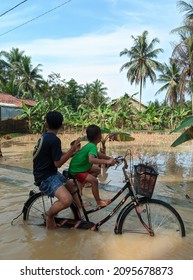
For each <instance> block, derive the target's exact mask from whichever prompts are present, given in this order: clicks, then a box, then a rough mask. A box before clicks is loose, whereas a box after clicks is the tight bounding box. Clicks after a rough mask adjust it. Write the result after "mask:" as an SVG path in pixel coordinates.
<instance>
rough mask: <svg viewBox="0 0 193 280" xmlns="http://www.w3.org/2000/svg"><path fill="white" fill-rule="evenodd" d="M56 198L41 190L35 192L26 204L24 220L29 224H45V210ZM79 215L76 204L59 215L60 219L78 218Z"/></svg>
mask: <svg viewBox="0 0 193 280" xmlns="http://www.w3.org/2000/svg"><path fill="white" fill-rule="evenodd" d="M56 200H57V199H56V198H52V197H48V196H46V195H43V194H42V193H41V192H38V193H33V194H32V195H31V196H30V197H29V199H28V200H27V201H26V203H25V204H24V208H23V220H24V221H26V223H27V224H29V225H45V212H46V211H48V209H49V208H50V207H51V205H52V204H53V203H54V202H55V201H56ZM78 217H79V214H78V211H77V209H76V206H75V205H74V204H72V205H71V206H70V207H69V208H67V209H65V210H62V211H61V212H59V213H58V215H57V218H59V219H78Z"/></svg>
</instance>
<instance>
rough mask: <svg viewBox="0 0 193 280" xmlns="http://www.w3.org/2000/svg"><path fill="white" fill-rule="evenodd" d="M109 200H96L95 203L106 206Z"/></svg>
mask: <svg viewBox="0 0 193 280" xmlns="http://www.w3.org/2000/svg"><path fill="white" fill-rule="evenodd" d="M110 202H111V201H110V200H98V201H97V205H98V206H100V207H104V206H107V205H108V204H109V203H110Z"/></svg>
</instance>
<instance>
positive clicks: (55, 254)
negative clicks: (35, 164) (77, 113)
mask: <svg viewBox="0 0 193 280" xmlns="http://www.w3.org/2000/svg"><path fill="white" fill-rule="evenodd" d="M33 145H34V143H33V141H26V142H25V141H22V140H21V141H18V143H17V141H15V142H8V144H7V145H4V146H3V155H4V156H3V158H0V197H1V200H0V217H1V224H0V259H1V260H19V259H25V260H41V259H42V260H43V259H44V260H49V259H58V260H62V259H64V260H75V259H76V260H108V259H109V260H115V259H116V260H121V259H122V260H146V259H147V260H148V259H151V260H159V259H160V260H165V259H170V260H192V259H193V218H192V217H193V153H192V150H193V149H192V147H193V146H192V145H193V144H189V145H188V146H187V145H186V146H182V147H180V148H179V149H171V148H169V146H166V145H164V146H163V147H162V148H160V146H153V145H143V146H137V147H134V149H135V150H137V151H135V155H137V153H138V152H139V153H140V156H138V157H137V156H135V157H134V163H135V162H137V161H138V160H139V157H141V155H143V160H144V161H146V160H147V159H151V160H153V161H155V162H156V163H157V166H158V170H159V176H158V180H157V185H156V189H155V192H154V197H159V198H161V199H163V200H165V201H167V202H168V203H170V204H171V205H172V206H174V207H175V208H176V209H177V210H178V212H179V213H180V215H181V217H182V219H183V221H184V223H185V227H186V233H187V235H186V237H185V238H176V239H175V238H168V239H167V238H159V237H149V236H148V235H139V234H131V233H129V234H123V235H115V234H114V224H115V219H116V217H115V218H112V220H110V222H108V223H107V224H104V225H103V226H102V227H101V228H100V230H99V231H98V232H92V231H90V230H74V229H59V230H55V231H47V230H46V228H44V227H38V226H27V225H25V224H24V223H23V220H22V216H20V217H19V218H18V219H17V220H16V221H15V223H14V225H11V221H12V219H13V218H15V217H16V216H17V215H18V214H20V212H21V210H22V207H23V204H24V202H25V201H26V199H27V196H28V193H29V191H30V190H31V189H33V188H34V185H33V176H32V159H31V150H32V147H33ZM126 148H127V144H126V143H122V144H120V143H119V144H118V143H110V144H109V146H108V149H109V150H108V152H109V153H110V154H114V155H115V154H119V155H123V154H124V151H125V150H126ZM122 179H123V176H122V171H121V168H118V169H116V170H115V169H114V168H111V169H109V171H108V174H104V175H103V176H101V178H100V180H101V185H100V192H101V196H102V197H104V198H108V197H112V196H113V195H114V194H115V192H116V191H117V190H118V189H119V188H120V186H121V185H122ZM109 185H110V186H109ZM83 199H85V200H90V201H91V202H92V203H94V201H93V198H92V195H91V190H90V189H89V188H87V189H85V190H84V193H83ZM98 215H99V214H98ZM95 218H96V220H97V219H99V216H96V217H95Z"/></svg>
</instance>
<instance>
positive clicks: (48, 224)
mask: <svg viewBox="0 0 193 280" xmlns="http://www.w3.org/2000/svg"><path fill="white" fill-rule="evenodd" d="M45 218H46V227H47V229H57V228H58V226H57V225H56V223H55V220H54V217H50V216H48V214H47V213H45Z"/></svg>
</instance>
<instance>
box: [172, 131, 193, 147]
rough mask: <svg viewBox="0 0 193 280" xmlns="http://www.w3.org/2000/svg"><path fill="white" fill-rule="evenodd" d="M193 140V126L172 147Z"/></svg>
mask: <svg viewBox="0 0 193 280" xmlns="http://www.w3.org/2000/svg"><path fill="white" fill-rule="evenodd" d="M192 139H193V126H191V127H189V128H188V129H186V130H185V131H184V132H183V133H182V134H181V135H180V136H179V137H178V138H177V139H176V140H175V141H174V142H173V143H172V145H171V147H176V146H178V145H180V144H182V143H184V142H186V141H189V140H192Z"/></svg>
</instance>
